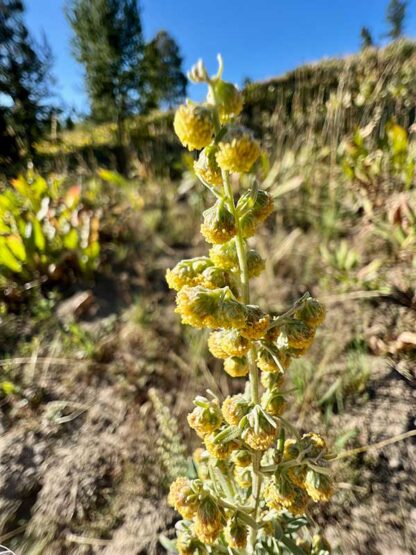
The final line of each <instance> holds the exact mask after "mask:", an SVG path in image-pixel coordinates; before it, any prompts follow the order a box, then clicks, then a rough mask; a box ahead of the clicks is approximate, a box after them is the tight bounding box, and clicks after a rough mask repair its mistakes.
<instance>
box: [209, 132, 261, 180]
mask: <svg viewBox="0 0 416 555" xmlns="http://www.w3.org/2000/svg"><path fill="white" fill-rule="evenodd" d="M259 156H260V147H259V145H258V143H257V141H256V140H255V139H254V138H253V137H252V135H251V134H250V132H249V131H248V130H247V129H245V128H244V127H242V126H240V125H232V126H231V125H230V126H229V127H228V129H227V132H226V133H225V135H224V136H223V137H222V138H221V139H220V141H219V142H218V153H217V156H216V158H217V162H218V165H219V167H220V168H221V169H223V170H226V171H229V172H236V173H246V172H249V171H250V170H251V168H252V166H253V164H254V162H255V161H256V160H257V158H258V157H259Z"/></svg>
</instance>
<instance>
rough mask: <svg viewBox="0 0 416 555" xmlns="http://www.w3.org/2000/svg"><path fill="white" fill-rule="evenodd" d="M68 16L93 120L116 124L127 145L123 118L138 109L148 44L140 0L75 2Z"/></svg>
mask: <svg viewBox="0 0 416 555" xmlns="http://www.w3.org/2000/svg"><path fill="white" fill-rule="evenodd" d="M67 16H68V19H69V22H70V24H71V26H72V28H73V30H74V33H75V36H74V40H73V50H74V54H75V57H76V59H77V60H78V61H79V62H80V63H81V64H82V65H83V66H84V69H85V77H86V88H87V92H88V95H89V99H90V104H91V116H92V118H93V119H94V120H95V121H115V122H117V125H118V138H119V143H120V144H122V143H123V135H124V131H123V130H124V121H125V118H126V117H127V116H128V115H129V114H131V113H134V112H135V111H137V108H138V106H139V98H140V91H141V85H142V82H141V77H140V67H141V63H142V59H143V50H144V41H143V33H142V24H141V19H140V12H139V9H138V6H137V1H136V0H73V2H72V3H71V4H70V5H69V6H68V9H67Z"/></svg>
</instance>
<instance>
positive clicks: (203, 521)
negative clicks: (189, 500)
mask: <svg viewBox="0 0 416 555" xmlns="http://www.w3.org/2000/svg"><path fill="white" fill-rule="evenodd" d="M224 521H225V518H224V512H223V510H222V509H221V507H220V506H219V505H218V503H217V502H216V500H215V499H214V498H213V497H212V496H211V495H206V496H204V497H203V499H202V500H201V501H200V503H199V504H198V509H197V512H196V516H195V520H194V522H195V527H194V531H195V534H196V535H197V536H198V538H199V539H200V540H201V541H202V542H205V543H207V544H212V543H214V542H215V540H216V539H217V538H218V536H219V535H220V533H221V531H222V529H223V526H224Z"/></svg>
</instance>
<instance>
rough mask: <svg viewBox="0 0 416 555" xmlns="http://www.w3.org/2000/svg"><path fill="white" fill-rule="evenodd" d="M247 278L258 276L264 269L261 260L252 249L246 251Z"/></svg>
mask: <svg viewBox="0 0 416 555" xmlns="http://www.w3.org/2000/svg"><path fill="white" fill-rule="evenodd" d="M247 266H248V277H250V278H253V277H257V276H259V275H260V274H261V273H262V271H263V270H264V267H265V262H264V260H263V258H262V257H261V256H260V255H259V253H258V252H257V251H255V250H254V249H249V250H248V251H247Z"/></svg>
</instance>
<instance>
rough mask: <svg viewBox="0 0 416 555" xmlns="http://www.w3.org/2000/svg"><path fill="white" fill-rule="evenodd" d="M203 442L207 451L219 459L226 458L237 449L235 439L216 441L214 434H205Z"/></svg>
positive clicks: (223, 459)
mask: <svg viewBox="0 0 416 555" xmlns="http://www.w3.org/2000/svg"><path fill="white" fill-rule="evenodd" d="M204 443H205V447H206V448H207V451H208V453H209V454H210V455H211V456H212V457H214V458H216V459H218V460H220V461H225V460H227V459H228V458H229V457H230V455H231V453H232V452H233V451H235V450H236V449H238V443H237V442H236V441H221V442H220V441H216V434H210V435H209V436H205V437H204Z"/></svg>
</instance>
